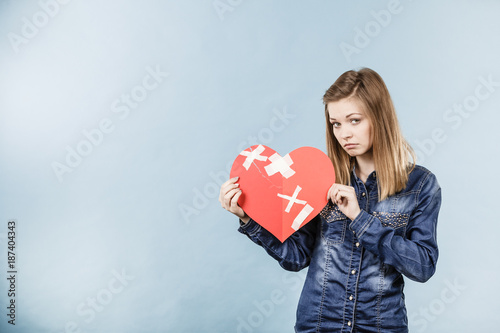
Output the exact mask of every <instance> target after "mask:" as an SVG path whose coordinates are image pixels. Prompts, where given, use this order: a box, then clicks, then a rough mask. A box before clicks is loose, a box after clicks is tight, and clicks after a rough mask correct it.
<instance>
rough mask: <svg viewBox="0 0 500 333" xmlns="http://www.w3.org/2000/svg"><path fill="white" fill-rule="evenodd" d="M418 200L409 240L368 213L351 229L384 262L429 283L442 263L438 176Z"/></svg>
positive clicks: (425, 184) (428, 181) (428, 179)
mask: <svg viewBox="0 0 500 333" xmlns="http://www.w3.org/2000/svg"><path fill="white" fill-rule="evenodd" d="M416 200H417V207H416V209H415V211H414V212H413V214H412V216H410V220H409V222H408V229H407V230H406V236H407V238H406V239H405V238H403V237H401V236H397V235H395V231H394V229H392V228H387V227H384V226H383V225H382V223H381V222H380V220H379V219H378V218H376V217H375V216H373V215H370V214H368V213H367V212H366V211H364V210H361V212H360V213H359V214H358V215H357V216H356V218H355V219H354V220H353V221H352V222H351V224H350V226H349V228H350V229H351V230H352V231H353V232H354V233H355V234H356V235H357V237H358V238H359V241H360V243H361V244H362V245H363V246H364V247H365V248H366V249H367V250H368V251H370V252H372V253H374V254H375V255H377V256H378V257H379V258H380V260H382V262H384V263H386V264H388V265H391V266H393V267H394V268H396V270H398V271H399V272H400V273H402V274H404V275H406V276H407V277H408V278H410V279H412V280H414V281H418V282H425V281H427V280H428V279H429V278H430V277H431V276H432V275H433V274H434V272H435V271H436V263H437V259H438V246H437V235H436V228H437V219H438V214H439V208H440V206H441V188H440V187H439V184H438V183H437V180H436V178H435V176H434V175H432V174H429V175H428V176H427V177H426V179H425V181H424V182H423V185H422V188H421V189H420V191H419V194H418V196H417V199H416Z"/></svg>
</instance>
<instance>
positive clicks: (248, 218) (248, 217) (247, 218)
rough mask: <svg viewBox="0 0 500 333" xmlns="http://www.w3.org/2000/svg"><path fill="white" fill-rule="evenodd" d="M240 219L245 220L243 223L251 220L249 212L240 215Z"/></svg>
mask: <svg viewBox="0 0 500 333" xmlns="http://www.w3.org/2000/svg"><path fill="white" fill-rule="evenodd" d="M240 220H241V222H243V224H247V223H248V221H250V216H248V215H247V214H245V216H243V217H240Z"/></svg>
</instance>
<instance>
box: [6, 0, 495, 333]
mask: <svg viewBox="0 0 500 333" xmlns="http://www.w3.org/2000/svg"><path fill="white" fill-rule="evenodd" d="M388 13H389V14H390V16H389V15H387V14H388ZM499 13H500V2H497V1H472V0H470V1H451V0H448V1H438V2H437V1H430V0H428V1H423V0H422V1H410V0H401V1H394V0H387V1H364V2H362V1H356V2H352V1H326V0H325V1H308V2H305V1H285V0H279V1H263V0H260V1H245V0H216V1H212V0H210V1H193V0H191V1H159V0H157V1H152V0H150V1H141V2H138V1H131V0H128V1H82V0H73V1H67V0H66V1H62V0H59V1H56V0H41V1H12V0H11V1H7V0H4V1H2V2H0V36H2V38H0V135H1V140H0V198H1V199H0V228H1V229H0V244H1V248H0V253H1V259H0V262H1V267H0V269H1V271H2V273H1V274H0V275H1V276H6V275H7V273H6V272H7V262H6V257H7V245H6V243H7V240H8V239H7V234H6V232H7V221H8V220H9V219H16V220H17V225H18V236H17V267H18V276H17V289H18V290H17V291H18V295H17V296H18V297H17V298H16V302H17V317H16V326H15V327H13V326H12V325H9V324H7V316H6V312H7V309H6V306H7V302H8V300H9V298H8V297H7V288H8V284H7V282H6V281H7V280H6V279H5V278H2V279H1V280H0V281H1V283H0V295H1V296H0V302H1V309H3V310H1V311H0V313H1V316H0V330H1V331H2V332H65V331H67V332H72V331H75V332H76V331H81V332H195V333H198V332H228V333H229V332H245V333H248V332H291V331H293V324H294V319H295V310H296V306H297V301H298V297H299V294H300V290H301V287H302V283H303V279H304V276H305V272H300V273H288V272H285V271H283V270H282V269H281V268H280V267H279V265H278V264H277V263H276V262H275V261H274V260H273V259H272V258H270V257H269V256H268V255H267V254H266V253H265V252H264V251H263V250H262V249H261V248H259V247H257V246H255V245H254V244H252V243H251V242H250V241H248V240H247V239H246V237H245V236H243V235H241V234H239V233H238V232H237V231H236V230H237V226H238V222H237V219H235V218H234V217H233V216H232V215H231V214H229V213H227V212H225V211H224V210H223V209H222V208H221V207H220V204H219V202H218V200H217V195H218V188H219V185H220V183H221V182H222V181H223V180H225V178H226V177H227V166H228V164H230V163H231V162H232V160H233V159H234V158H235V157H236V156H237V154H238V153H239V152H240V150H241V149H242V148H246V147H248V146H250V145H253V144H256V143H263V144H266V145H268V146H271V147H273V148H274V149H275V150H277V151H278V152H280V153H282V154H285V153H287V152H289V151H291V150H293V149H295V148H298V147H301V146H314V147H318V148H320V149H322V150H324V149H325V142H324V141H325V135H324V118H323V105H322V102H321V97H322V95H323V93H324V91H325V90H326V89H327V88H328V87H329V86H330V85H331V84H332V83H333V82H334V81H335V79H336V78H337V77H338V76H339V75H340V74H341V73H343V72H344V71H346V70H349V69H352V68H359V67H362V66H366V67H370V68H373V69H374V70H376V71H377V72H379V73H380V74H381V75H382V77H383V78H384V79H385V81H386V84H387V85H388V87H389V90H390V92H391V94H392V97H393V100H394V102H395V105H396V108H397V112H398V115H399V120H400V123H401V126H402V128H403V131H404V134H405V136H406V138H407V139H408V141H409V142H410V143H411V144H412V145H413V147H414V148H415V149H416V150H417V151H418V152H419V157H420V160H419V163H420V164H422V165H424V166H426V167H428V168H429V169H430V170H432V171H433V172H434V173H435V174H436V175H437V177H438V180H439V182H440V184H441V186H442V189H443V205H442V209H441V214H440V220H439V230H438V237H439V245H440V259H439V264H438V270H437V273H436V274H435V276H434V277H433V278H432V279H431V280H430V281H429V282H427V283H425V284H419V283H414V282H411V281H409V280H408V279H406V281H407V285H406V289H405V290H406V303H407V307H408V313H409V321H410V328H411V331H412V332H444V331H447V332H448V331H453V332H472V331H493V330H495V329H497V328H498V326H499V325H500V317H499V316H498V310H499V306H498V302H497V298H498V297H499V296H500V290H499V287H498V283H497V281H498V277H499V272H500V264H499V261H498V260H497V258H495V257H494V255H495V253H497V252H498V250H499V245H498V242H497V240H496V234H497V233H498V232H499V231H500V227H499V226H498V217H497V215H498V214H495V213H494V207H495V205H496V204H495V202H496V197H497V196H498V195H497V193H496V185H497V184H498V176H497V171H496V167H497V165H498V153H499V149H498V142H499V140H500V135H499V133H500V131H499V130H498V124H499V122H500V116H499V113H498V111H499V102H500V62H499V61H498V60H499V57H500V44H499V43H498V36H499V33H500V21H499V20H498V14H499ZM151 73H155V74H151ZM488 82H490V83H488ZM130 96H132V97H130ZM127 98H129V100H128V101H127ZM127 103H128V104H127ZM460 109H461V110H462V111H460ZM276 117H278V118H277V119H280V120H273V119H274V118H276ZM271 123H272V124H279V126H278V127H276V126H272V125H271ZM96 129H98V130H96ZM87 137H91V138H92V139H88V138H87ZM92 141H93V143H92ZM70 151H76V153H78V151H80V152H81V154H83V155H85V156H83V157H82V156H81V157H80V158H78V157H76V156H74V155H72V154H74V153H70ZM70 155H72V156H70ZM55 170H58V171H55ZM58 174H59V176H58Z"/></svg>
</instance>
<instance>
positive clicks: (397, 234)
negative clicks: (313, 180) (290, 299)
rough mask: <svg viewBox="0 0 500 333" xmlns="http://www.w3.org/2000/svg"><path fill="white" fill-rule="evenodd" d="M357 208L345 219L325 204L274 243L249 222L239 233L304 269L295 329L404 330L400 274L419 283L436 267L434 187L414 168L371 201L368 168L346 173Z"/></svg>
mask: <svg viewBox="0 0 500 333" xmlns="http://www.w3.org/2000/svg"><path fill="white" fill-rule="evenodd" d="M351 186H353V187H354V189H355V191H356V195H357V198H358V203H359V207H360V208H361V213H360V214H359V215H358V216H357V217H356V218H355V219H354V220H352V221H351V220H350V219H349V218H348V217H347V216H345V215H344V214H343V213H342V212H341V211H340V209H339V208H338V207H337V205H333V204H332V203H329V204H328V205H327V206H326V207H325V208H324V209H323V210H322V211H321V213H320V214H318V216H316V217H315V218H314V219H313V220H312V221H310V222H309V223H308V224H306V225H305V226H304V227H302V228H301V229H299V231H297V232H295V233H294V234H293V235H291V236H290V237H289V238H288V239H287V240H286V241H285V242H284V243H281V242H280V241H279V240H278V239H276V238H275V237H274V236H273V235H272V234H271V233H269V232H268V231H267V230H265V229H264V228H262V227H261V226H259V225H258V224H257V223H256V222H255V221H253V220H250V221H249V222H248V223H247V224H244V225H241V226H240V229H239V231H240V232H241V233H244V234H246V235H247V236H248V237H249V238H250V239H251V240H252V241H253V242H255V243H257V244H259V245H261V246H262V247H263V248H264V249H265V250H266V251H267V252H268V253H269V254H270V255H271V256H272V257H273V258H275V259H276V260H278V262H279V264H280V265H281V266H282V267H283V268H284V269H286V270H290V271H299V270H301V269H303V268H305V267H307V266H309V270H308V272H307V277H306V280H305V283H304V287H303V289H302V294H301V296H300V300H299V304H298V308H297V321H296V324H295V330H296V332H384V333H389V332H398V333H400V332H408V320H407V315H406V307H405V301H404V294H403V286H404V280H403V275H404V276H406V277H407V278H409V279H411V280H414V281H419V282H425V281H427V280H428V279H429V278H430V277H431V276H432V275H433V274H434V272H435V270H436V262H437V259H438V246H437V239H436V226H437V220H438V213H439V208H440V206H441V188H440V186H439V184H438V182H437V179H436V177H435V176H434V175H433V174H432V173H431V172H430V171H429V170H427V169H425V168H424V167H422V166H418V165H417V166H415V168H414V169H413V171H412V172H411V173H410V175H409V180H408V183H407V186H406V188H405V189H404V190H402V191H400V192H398V193H396V194H395V195H392V196H390V197H388V198H387V199H385V200H383V201H381V202H378V191H377V179H376V173H375V171H374V172H372V173H371V174H370V175H369V177H368V178H367V180H366V183H363V182H362V181H361V180H360V179H359V178H358V177H357V176H356V173H355V172H354V171H353V172H352V174H351Z"/></svg>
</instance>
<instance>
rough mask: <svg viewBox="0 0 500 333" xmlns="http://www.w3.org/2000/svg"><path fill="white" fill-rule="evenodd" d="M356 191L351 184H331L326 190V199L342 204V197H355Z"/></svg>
mask: <svg viewBox="0 0 500 333" xmlns="http://www.w3.org/2000/svg"><path fill="white" fill-rule="evenodd" d="M355 198H356V192H355V191H354V188H353V187H352V186H347V185H342V184H333V185H332V187H330V189H329V190H328V194H327V199H328V200H331V201H332V202H333V203H336V204H342V202H343V201H344V199H348V200H349V199H355Z"/></svg>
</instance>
